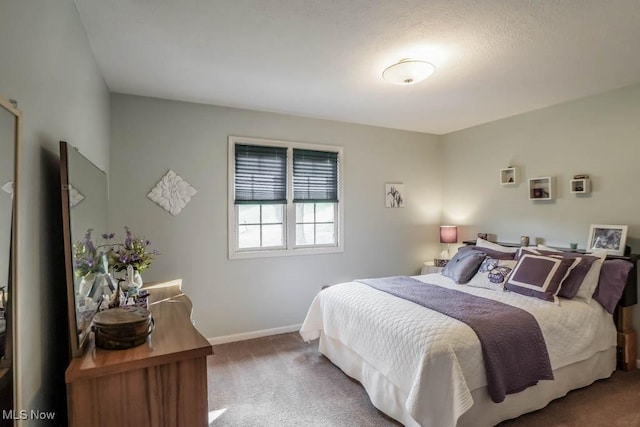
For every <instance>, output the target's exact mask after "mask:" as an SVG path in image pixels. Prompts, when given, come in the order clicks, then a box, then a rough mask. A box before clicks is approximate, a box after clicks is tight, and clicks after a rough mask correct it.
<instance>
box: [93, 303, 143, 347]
mask: <svg viewBox="0 0 640 427" xmlns="http://www.w3.org/2000/svg"><path fill="white" fill-rule="evenodd" d="M153 327H154V321H153V318H152V317H151V312H150V311H149V310H147V309H145V308H142V307H138V306H136V305H132V306H126V307H119V308H113V309H111V310H105V311H101V312H99V313H97V314H96V315H95V316H94V317H93V326H92V327H91V329H92V330H93V332H94V333H95V340H96V347H99V348H104V349H107V350H124V349H127V348H132V347H137V346H139V345H141V344H144V342H145V341H146V340H147V337H148V336H149V335H150V334H151V332H152V331H153Z"/></svg>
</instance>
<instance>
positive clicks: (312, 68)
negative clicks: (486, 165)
mask: <svg viewBox="0 0 640 427" xmlns="http://www.w3.org/2000/svg"><path fill="white" fill-rule="evenodd" d="M75 3H76V5H77V7H78V11H79V13H80V16H81V19H82V21H83V23H84V25H85V28H86V31H87V34H88V37H89V41H90V43H91V47H92V49H93V51H94V53H95V56H96V59H97V61H98V65H99V67H100V70H101V72H102V74H103V76H104V79H105V81H106V83H107V85H108V87H109V89H110V90H111V91H114V92H122V93H131V94H137V95H145V96H152V97H159V98H168V99H175V100H183V101H192V102H200V103H205V104H215V105H223V106H230V107H239V108H249V109H254V110H262V111H272V112H279V113H287V114H294V115H299V116H307V117H317V118H325V119H332V120H340V121H346V122H354V123H363V124H370V125H377V126H384V127H390V128H399V129H407V130H414V131H421V132H429V133H435V134H443V133H448V132H451V131H455V130H458V129H463V128H467V127H470V126H474V125H477V124H480V123H485V122H489V121H492V120H496V119H500V118H503V117H507V116H512V115H514V114H519V113H522V112H526V111H530V110H534V109H538V108H542V107H545V106H548V105H553V104H557V103H561V102H564V101H568V100H571V99H575V98H580V97H583V96H587V95H592V94H596V93H600V92H604V91H607V90H611V89H614V88H619V87H623V86H627V85H630V84H634V83H637V82H640V1H639V0H428V1H427V0H75ZM402 58H414V59H424V60H427V61H429V62H432V63H433V64H435V66H436V73H435V74H434V75H433V76H432V77H431V78H430V79H428V80H425V81H423V82H421V83H418V84H415V85H411V86H396V85H391V84H389V83H387V82H385V81H384V80H382V77H381V73H382V70H383V69H384V68H385V67H387V66H388V65H390V64H392V63H394V62H396V61H398V60H400V59H402Z"/></svg>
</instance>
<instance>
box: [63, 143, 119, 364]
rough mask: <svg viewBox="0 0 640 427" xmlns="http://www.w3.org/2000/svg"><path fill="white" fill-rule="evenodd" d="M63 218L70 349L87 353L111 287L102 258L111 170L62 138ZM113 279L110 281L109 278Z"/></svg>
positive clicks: (73, 354)
mask: <svg viewBox="0 0 640 427" xmlns="http://www.w3.org/2000/svg"><path fill="white" fill-rule="evenodd" d="M60 181H61V184H62V221H63V234H64V245H65V248H64V249H65V261H66V262H65V264H66V278H67V304H68V308H69V316H68V317H69V331H70V337H69V338H70V342H71V354H72V356H73V357H79V356H81V355H82V352H83V350H84V345H85V342H86V339H87V336H88V335H89V331H90V327H91V321H92V320H93V316H94V314H95V313H96V312H97V311H98V308H99V307H100V304H101V303H102V299H103V296H104V293H105V292H109V287H108V286H105V284H107V279H108V276H107V275H106V273H107V265H106V259H103V258H104V257H99V255H98V254H99V253H100V250H101V248H100V245H101V244H104V243H106V242H104V241H102V238H101V236H102V234H103V233H106V232H107V203H108V189H107V175H106V174H105V173H104V172H103V171H102V170H100V169H99V168H98V167H97V166H95V165H94V164H93V163H91V162H90V161H89V160H88V159H87V158H86V157H84V156H83V155H82V154H80V152H79V151H78V150H77V149H76V148H74V147H72V146H71V145H69V144H67V143H66V142H64V141H60ZM109 283H110V282H109Z"/></svg>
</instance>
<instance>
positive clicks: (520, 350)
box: [358, 276, 553, 403]
mask: <svg viewBox="0 0 640 427" xmlns="http://www.w3.org/2000/svg"><path fill="white" fill-rule="evenodd" d="M358 282H360V283H364V284H365V285H368V286H371V287H372V288H375V289H378V290H380V291H383V292H387V293H389V294H391V295H394V296H396V297H399V298H403V299H405V300H408V301H411V302H414V303H416V304H419V305H421V306H423V307H426V308H428V309H431V310H434V311H437V312H439V313H442V314H445V315H447V316H449V317H453V318H454V319H456V320H460V321H461V322H464V323H466V324H467V325H469V327H471V329H473V331H474V332H475V333H476V335H478V339H479V340H480V344H481V346H482V357H483V359H484V366H485V370H486V372H487V383H488V385H487V388H488V389H489V396H491V400H492V401H494V402H495V403H500V402H502V401H503V400H504V398H505V395H507V394H512V393H518V392H520V391H522V390H524V389H526V388H527V387H530V386H533V385H536V384H537V383H538V381H539V380H552V379H553V372H552V371H551V362H550V361H549V354H548V353H547V345H546V343H545V341H544V337H543V336H542V331H541V330H540V326H539V325H538V322H537V321H536V319H535V317H533V316H532V315H531V314H529V313H528V312H526V311H524V310H522V309H520V308H517V307H513V306H510V305H508V304H504V303H501V302H498V301H494V300H491V299H487V298H482V297H477V296H475V295H470V294H467V293H464V292H459V291H455V290H453V289H447V288H442V287H440V286H436V285H431V284H428V283H424V282H421V281H419V280H416V279H412V278H411V277H406V276H395V277H385V278H381V279H365V280H358Z"/></svg>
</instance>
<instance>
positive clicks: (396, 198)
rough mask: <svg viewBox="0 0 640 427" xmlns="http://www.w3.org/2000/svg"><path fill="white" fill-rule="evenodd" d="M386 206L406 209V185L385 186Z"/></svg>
mask: <svg viewBox="0 0 640 427" xmlns="http://www.w3.org/2000/svg"><path fill="white" fill-rule="evenodd" d="M384 193H385V196H384V197H385V206H386V207H388V208H404V184H385V186H384Z"/></svg>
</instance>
